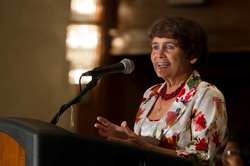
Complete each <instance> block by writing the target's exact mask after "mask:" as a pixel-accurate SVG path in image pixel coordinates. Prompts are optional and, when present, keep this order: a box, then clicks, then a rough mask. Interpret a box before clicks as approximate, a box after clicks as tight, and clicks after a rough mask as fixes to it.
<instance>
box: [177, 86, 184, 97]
mask: <svg viewBox="0 0 250 166" xmlns="http://www.w3.org/2000/svg"><path fill="white" fill-rule="evenodd" d="M185 93H186V89H185V88H182V89H181V91H180V93H179V94H178V96H177V98H180V97H181V96H183V95H184V94H185Z"/></svg>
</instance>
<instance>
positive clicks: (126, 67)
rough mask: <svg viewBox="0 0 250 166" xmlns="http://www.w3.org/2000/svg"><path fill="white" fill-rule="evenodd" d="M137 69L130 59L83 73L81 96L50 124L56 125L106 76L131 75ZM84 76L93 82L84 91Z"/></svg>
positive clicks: (62, 110)
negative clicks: (115, 74)
mask: <svg viewBox="0 0 250 166" xmlns="http://www.w3.org/2000/svg"><path fill="white" fill-rule="evenodd" d="M134 68H135V65H134V62H133V61H132V60H130V59H123V60H122V61H121V62H119V63H117V64H113V65H109V66H105V67H97V68H94V69H93V70H91V71H87V72H85V73H83V74H82V75H81V77H80V79H79V87H80V94H79V95H78V96H77V97H75V98H74V99H73V100H71V101H70V102H69V103H67V104H64V105H62V106H61V108H60V110H59V112H58V113H57V114H56V115H55V116H54V118H53V119H52V120H51V122H50V123H52V124H56V123H57V122H58V120H59V118H60V116H61V115H62V114H63V113H64V111H66V110H67V109H68V108H69V107H70V106H72V105H73V104H76V103H78V102H79V101H80V100H81V99H82V96H83V95H85V94H86V93H87V92H88V91H89V90H92V89H93V88H94V87H95V86H96V84H97V83H98V81H99V79H100V78H101V77H102V76H103V75H106V74H111V73H123V74H130V73H131V72H132V71H133V70H134ZM83 76H92V81H90V82H89V83H88V84H87V85H86V87H85V88H84V89H82V88H81V78H82V77H83Z"/></svg>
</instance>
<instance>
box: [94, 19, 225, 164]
mask: <svg viewBox="0 0 250 166" xmlns="http://www.w3.org/2000/svg"><path fill="white" fill-rule="evenodd" d="M148 35H149V38H150V41H151V46H152V53H151V61H152V64H153V66H154V69H155V72H156V74H157V76H158V77H161V78H163V79H164V81H165V82H164V83H162V84H158V85H155V86H153V87H151V88H149V89H148V90H147V91H146V92H145V93H144V96H143V99H142V102H141V105H140V107H139V110H138V113H137V116H136V120H135V125H134V130H133V131H131V130H130V129H129V128H128V126H127V123H126V121H124V122H123V123H122V124H121V126H117V125H115V124H113V123H111V122H109V121H108V120H106V119H105V118H103V117H98V118H97V120H98V121H99V122H100V123H101V124H99V123H97V124H95V127H96V128H97V129H99V134H100V135H101V136H102V137H105V138H107V139H108V140H112V141H116V142H121V143H126V144H129V145H134V146H139V147H142V148H146V149H151V150H155V151H158V152H163V153H167V154H171V155H178V156H181V157H185V158H189V159H190V160H191V161H192V163H193V165H216V164H222V161H221V159H220V156H221V153H222V152H223V150H224V147H225V145H226V140H227V139H226V137H225V133H226V129H227V127H226V126H227V115H226V108H225V100H224V97H223V94H222V93H221V92H220V91H219V90H218V89H217V88H216V87H215V86H214V85H212V84H210V83H207V82H204V81H202V80H201V78H200V75H199V73H198V72H197V71H196V69H197V68H198V67H201V66H203V65H204V64H205V62H206V60H207V56H208V50H207V37H206V34H205V32H204V31H203V29H202V28H201V27H200V26H199V25H198V24H197V23H195V22H194V21H191V20H187V19H185V18H182V17H164V18H162V19H159V20H157V21H156V22H155V23H154V24H153V25H152V26H151V27H150V28H149V31H148Z"/></svg>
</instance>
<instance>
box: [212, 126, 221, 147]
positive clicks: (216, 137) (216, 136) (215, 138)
mask: <svg viewBox="0 0 250 166" xmlns="http://www.w3.org/2000/svg"><path fill="white" fill-rule="evenodd" d="M213 143H215V144H216V147H217V148H219V147H220V145H221V143H220V130H219V131H216V132H214V133H213Z"/></svg>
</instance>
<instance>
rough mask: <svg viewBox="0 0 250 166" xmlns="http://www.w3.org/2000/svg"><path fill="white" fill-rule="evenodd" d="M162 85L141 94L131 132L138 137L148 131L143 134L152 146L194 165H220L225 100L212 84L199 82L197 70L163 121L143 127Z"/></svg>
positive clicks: (224, 130)
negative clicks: (167, 150)
mask: <svg viewBox="0 0 250 166" xmlns="http://www.w3.org/2000/svg"><path fill="white" fill-rule="evenodd" d="M165 84H166V83H162V84H158V85H155V86H153V87H151V88H149V89H148V90H147V91H146V92H145V93H144V96H143V99H142V102H141V105H140V107H139V110H138V113H137V115H136V120H135V125H134V132H135V133H136V134H137V135H141V133H145V130H148V131H146V133H149V135H150V136H151V137H152V138H154V139H155V140H156V141H153V142H154V144H155V145H156V146H160V147H163V148H167V149H173V150H175V151H176V154H177V155H178V156H181V157H185V158H188V159H190V160H191V161H192V163H193V165H194V166H196V165H223V164H222V160H221V154H222V152H223V150H224V148H225V145H226V142H227V139H228V134H226V133H227V132H228V130H227V113H226V106H225V99H224V96H223V94H222V93H221V92H220V91H219V90H218V89H217V88H216V87H215V86H214V85H212V84H210V83H207V82H204V81H202V80H201V78H200V75H199V73H198V72H197V71H194V72H193V73H192V75H191V76H190V77H189V79H188V80H187V82H186V83H185V85H184V87H183V88H182V90H181V91H180V93H179V94H178V95H177V97H176V100H175V102H174V103H173V105H172V106H171V107H170V109H169V110H168V112H167V113H166V115H165V116H164V117H163V119H162V120H159V121H158V122H154V125H152V126H154V127H149V128H147V127H144V126H145V125H148V119H147V115H148V113H149V111H150V110H151V108H152V107H153V105H154V103H155V102H156V100H157V98H158V97H159V95H158V93H159V92H160V90H161V88H162V87H163V86H164V85H165ZM146 121H147V122H146ZM156 123H157V124H156ZM142 130H144V131H142ZM145 141H147V140H145ZM151 143H152V141H151Z"/></svg>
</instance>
